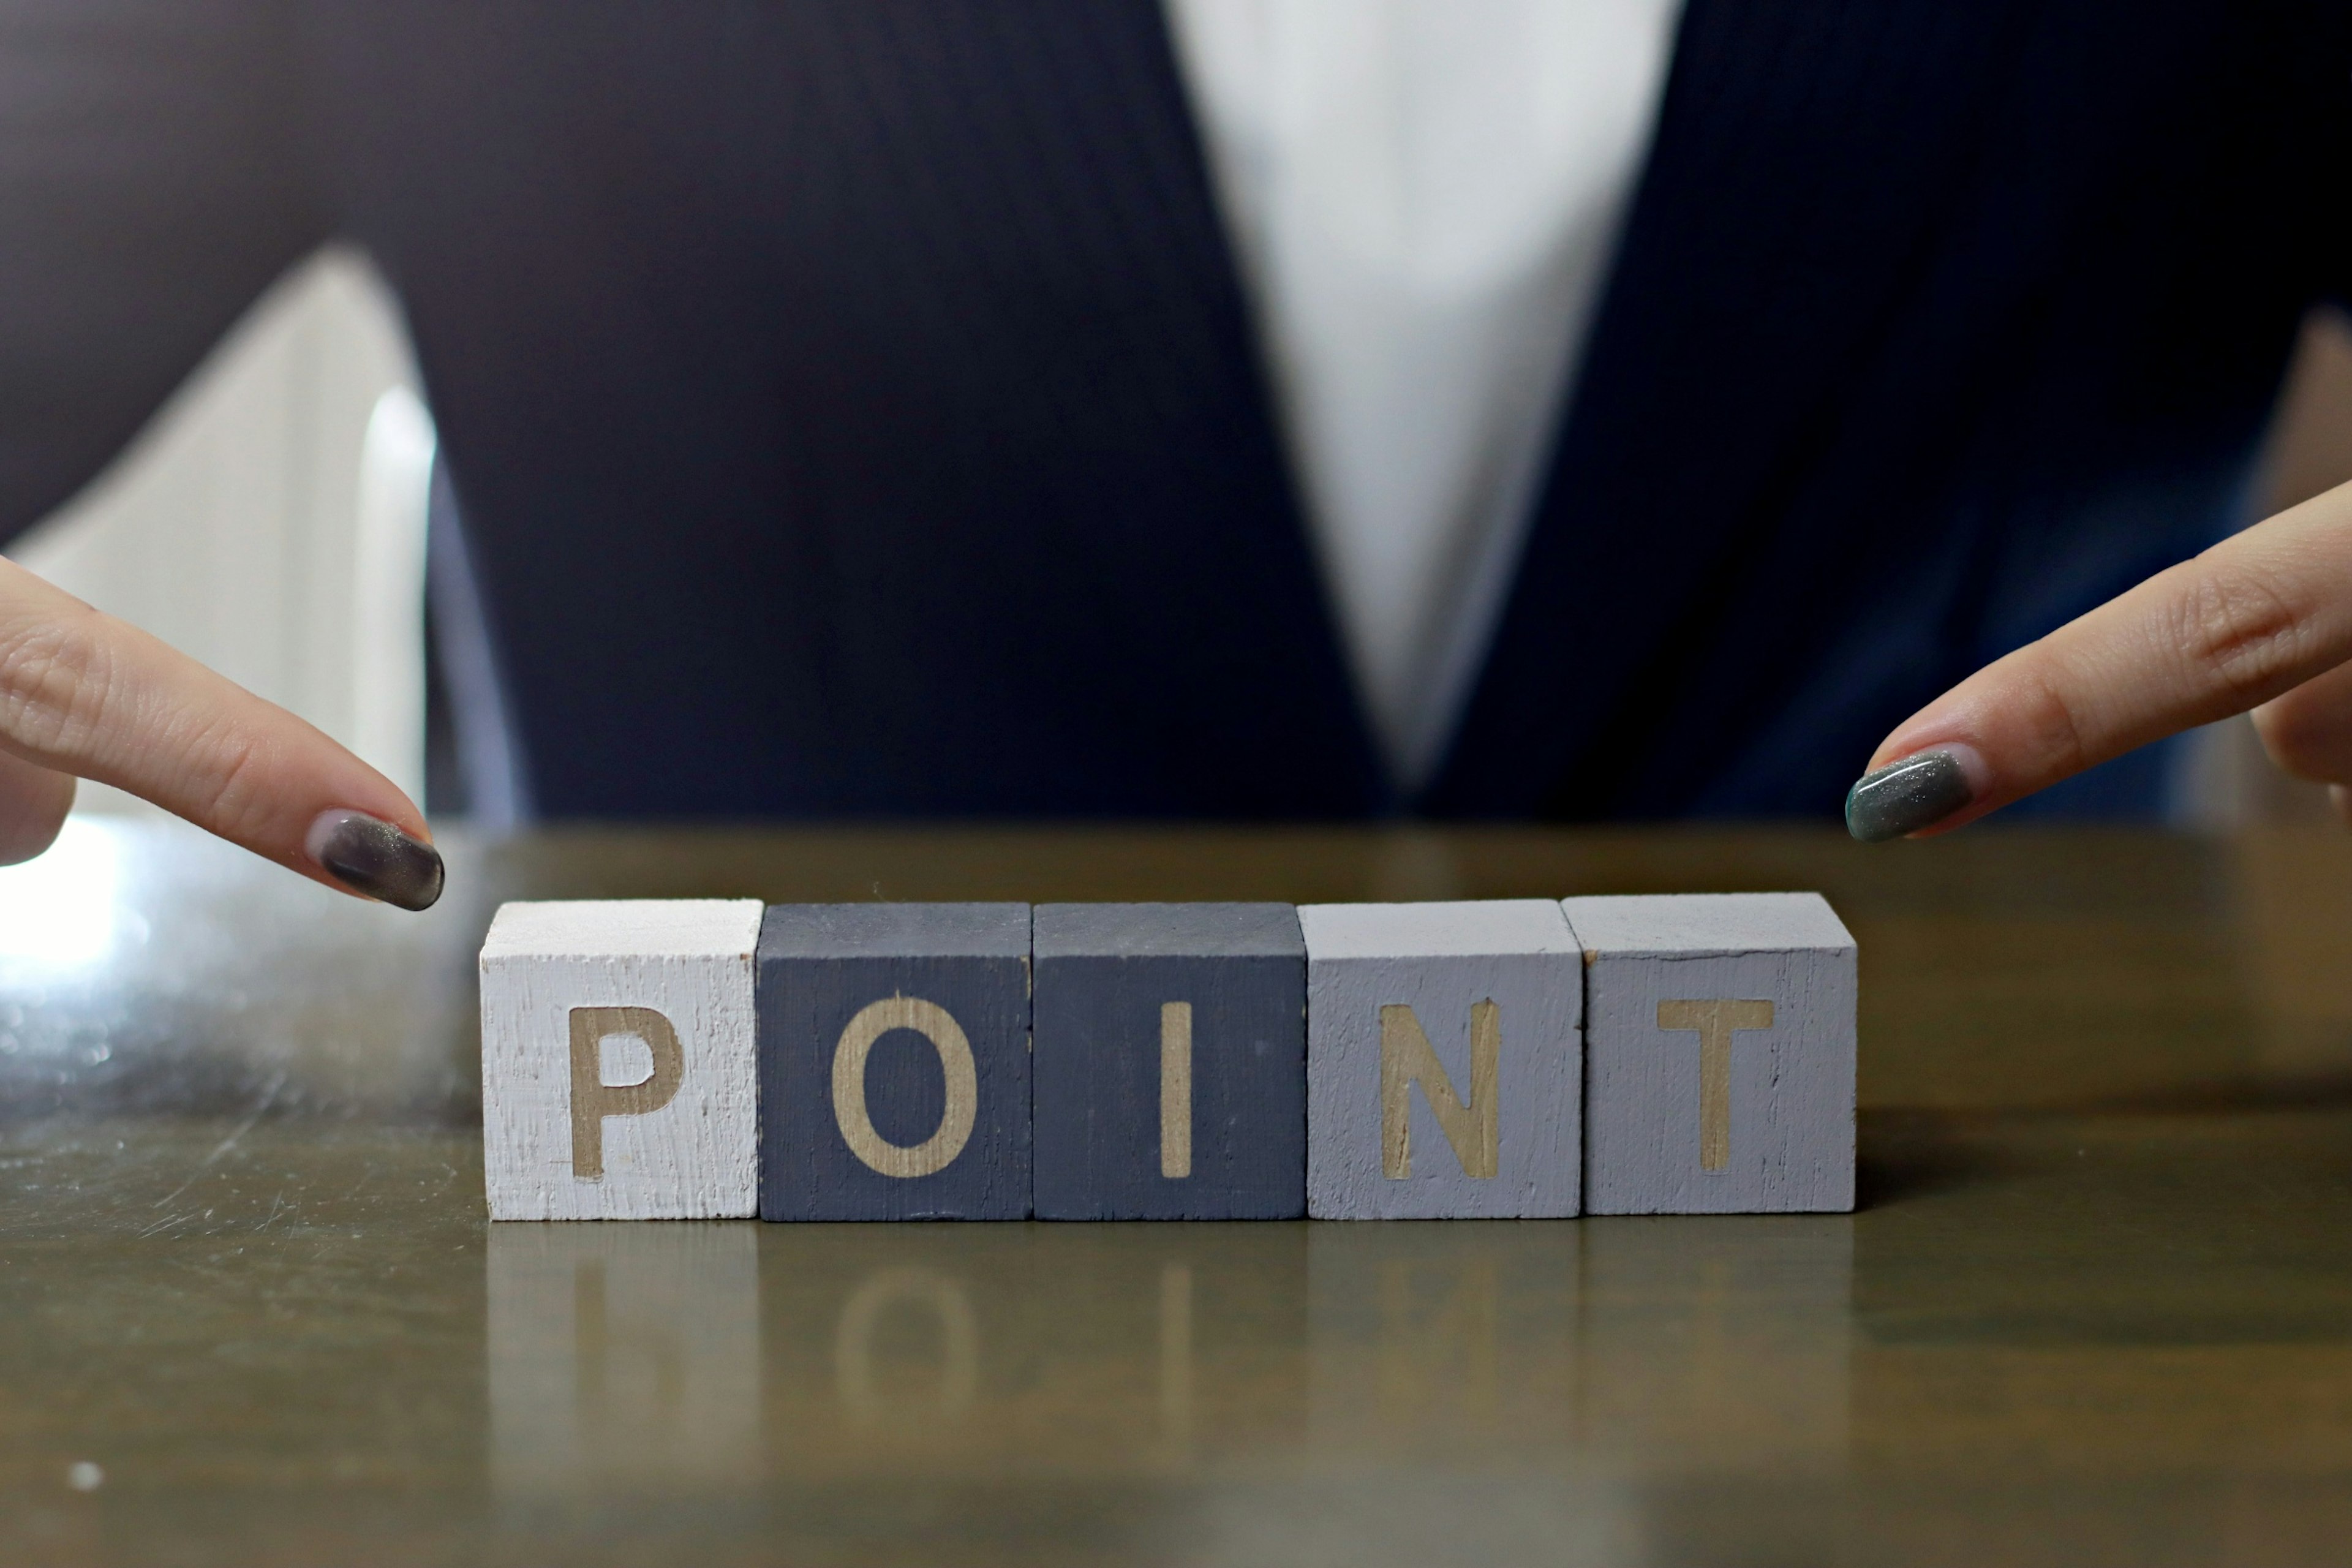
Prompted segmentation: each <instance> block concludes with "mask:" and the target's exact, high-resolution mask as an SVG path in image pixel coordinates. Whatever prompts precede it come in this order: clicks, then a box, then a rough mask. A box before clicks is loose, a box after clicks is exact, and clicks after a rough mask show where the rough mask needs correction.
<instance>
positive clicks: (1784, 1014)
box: [1561, 893, 1855, 1214]
mask: <svg viewBox="0 0 2352 1568" xmlns="http://www.w3.org/2000/svg"><path fill="white" fill-rule="evenodd" d="M1561 907H1562V908H1563V910H1565V911H1566V913H1567V915H1568V922H1569V924H1570V926H1571V927H1572V928H1573V929H1574V930H1575V932H1576V936H1577V941H1578V942H1579V944H1580V946H1581V947H1582V948H1583V950H1584V962H1585V1026H1584V1027H1585V1088H1584V1115H1585V1145H1584V1149H1585V1159H1584V1173H1585V1188H1584V1206H1585V1208H1586V1210H1587V1211H1588V1212H1590V1213H1592V1214H1765V1213H1787V1212H1792V1211H1831V1212H1841V1213H1842V1212H1843V1211H1846V1210H1849V1209H1851V1208H1853V1090H1854V1044H1855V1038H1854V1004H1855V954H1854V943H1853V936H1852V935H1851V934H1850V933H1848V931H1846V929H1845V925H1844V923H1843V921H1840V920H1839V919H1838V917H1837V913H1836V911H1835V910H1832V909H1831V908H1830V906H1829V903H1828V900H1824V899H1823V898H1822V896H1821V895H1820V894H1818V893H1688V894H1679V895H1660V896H1654V897H1643V898H1589V899H1570V900H1566V901H1565V902H1564V903H1563V905H1562V906H1561Z"/></svg>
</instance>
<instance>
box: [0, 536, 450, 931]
mask: <svg viewBox="0 0 2352 1568" xmlns="http://www.w3.org/2000/svg"><path fill="white" fill-rule="evenodd" d="M77 777H80V778H87V779H96V780H98V781H99V782H100V783H101V784H113V785H115V786H116V787H118V788H121V789H125V790H128V791H130V792H131V794H133V795H139V796H142V798H144V799H147V800H151V801H153V802H154V803H155V804H156V805H160V806H162V807H163V808H164V809H165V810H166V811H170V812H173V813H175V814H176V815H178V816H184V817H186V818H187V819H188V820H189V821H190V822H193V823H194V824H195V825H196V826H199V827H203V828H206V829H209V830H210V831H212V832H214V833H216V834H218V835H220V836H221V837H223V838H226V839H227V840H229V842H231V843H233V844H241V845H243V846H244V847H246V848H247V849H250V850H252V851H253V852H254V853H255V854H257V855H260V856H262V857H264V858H268V859H271V860H275V861H277V862H278V864H279V865H281V866H284V867H287V868H289V869H291V870H295V871H299V872H301V873H302V874H303V875H304V876H306V877H309V878H311V879H314V880H316V881H320V882H324V883H326V884H327V885H328V886H329V887H331V888H340V889H343V890H344V891H346V892H352V893H357V894H359V895H361V896H362V897H365V898H372V899H380V900H383V901H384V902H385V903H388V904H396V905H398V906H399V907H400V908H402V909H406V910H421V909H425V908H426V907H428V906H429V905H431V904H432V902H433V901H434V900H436V899H437V898H439V897H440V896H441V881H442V867H441V857H440V854H439V853H438V852H437V851H436V850H435V849H434V848H433V847H432V843H431V838H432V835H431V833H430V832H429V831H428V830H427V829H426V827H425V817H424V814H423V813H421V812H419V811H418V810H417V809H416V807H415V805H414V804H413V803H412V802H410V800H409V799H408V797H407V796H406V795H403V794H402V793H401V792H400V790H399V789H398V788H397V787H395V786H394V784H393V783H392V781H391V780H389V779H387V778H385V777H384V776H383V774H382V773H377V772H376V771H375V770H374V769H373V768H372V767H370V766H368V765H367V764H366V763H363V762H362V761H360V760H359V758H357V757H355V756H353V755H352V753H351V752H347V751H345V750H344V749H343V748H342V747H341V746H339V745H337V744H336V743H335V742H333V741H331V740H329V739H328V738H327V737H326V736H325V735H324V734H322V733H320V731H318V730H316V729H314V728H313V727H312V726H310V724H307V723H305V722H303V721H301V720H299V719H298V718H296V717H295V716H294V715H293V714H291V713H289V712H288V711H286V710H284V709H283V708H280V707H278V706H277V705H276V704H275V703H270V702H265V701H263V700H261V699H260V698H258V697H256V696H255V695H254V694H253V693H251V692H250V691H247V690H246V689H244V688H243V687H240V686H238V685H236V683H235V682H233V681H230V680H227V679H224V678H223V677H221V676H218V675H215V674H214V673H213V672H212V671H211V670H209V669H206V668H205V667H204V666H202V665H200V664H198V663H196V662H195V660H194V659H192V658H187V657H186V656H185V655H184V654H181V653H178V652H176V651H174V650H173V649H172V648H170V647H166V646H165V645H164V644H163V643H162V642H161V641H159V640H157V639H156V638H154V637H150V636H148V635H147V634H146V633H145V632H142V631H141V630H139V629H138V628H137V627H136V626H131V625H129V624H127V623H125V622H122V621H118V620H116V619H114V618H113V617H112V616H105V615H101V614H100V613H99V612H98V611H96V610H94V609H92V608H90V607H89V605H85V604H83V603H82V602H81V601H80V600H79V599H77V598H75V597H74V596H73V595H70V594H67V593H64V592H62V591H60V590H59V589H57V588H54V587H52V586H50V585H49V584H47V583H45V582H43V581H42V580H41V579H40V578H38V577H36V576H34V575H33V574H31V573H30V572H27V571H26V570H25V569H24V568H23V567H21V566H18V565H16V564H15V563H11V562H8V561H0V865H8V864H13V863H15V862H16V861H19V860H26V859H29V858H32V857H33V856H35V855H37V854H39V853H40V852H41V851H42V850H43V849H45V848H47V847H48V845H49V843H50V841H51V840H52V839H54V838H56V837H57V835H58V828H59V827H60V826H62V825H63V824H64V822H65V816H66V812H67V810H68V808H69V807H71V805H73V795H74V780H75V779H76V778H77Z"/></svg>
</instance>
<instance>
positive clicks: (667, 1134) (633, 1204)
mask: <svg viewBox="0 0 2352 1568" xmlns="http://www.w3.org/2000/svg"><path fill="white" fill-rule="evenodd" d="M759 933H760V905H759V904H758V902H757V901H755V900H749V899H742V900H719V899H694V900H635V901H626V902H568V903H516V904H508V905H506V906H505V907H504V908H502V909H500V910H499V912H498V916H497V918H496V919H495V920H493V921H491V923H490V931H489V935H488V938H487V939H486V940H485V941H484V942H483V944H482V958H481V978H482V1142H483V1149H482V1164H483V1174H484V1179H485V1184H486V1185H487V1187H488V1194H489V1205H490V1217H491V1218H493V1219H715V1218H726V1217H740V1216H745V1215H751V1213H752V1212H754V1210H755V1208H756V1206H757V1193H758V1189H757V1180H758V1170H759V1152H758V1150H759V1145H758V1136H759V1132H758V1129H759V1121H758V1117H759V1110H758V1078H757V1072H756V1068H755V1054H754V1053H755V1047H756V1040H757V1029H756V1026H755V1024H754V1020H753V1011H752V985H751V953H752V948H753V946H754V944H755V943H756V942H757V941H758V939H759Z"/></svg>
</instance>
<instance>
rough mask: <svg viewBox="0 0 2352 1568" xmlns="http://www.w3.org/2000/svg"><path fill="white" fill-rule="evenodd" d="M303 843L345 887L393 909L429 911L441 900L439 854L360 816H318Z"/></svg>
mask: <svg viewBox="0 0 2352 1568" xmlns="http://www.w3.org/2000/svg"><path fill="white" fill-rule="evenodd" d="M305 844H306V847H308V848H309V849H310V858H312V859H314V860H316V861H318V862H319V864H320V865H321V866H323V867H325V868H327V869H328V871H329V872H331V873H332V874H333V876H334V878H335V879H336V880H338V881H340V882H341V883H342V884H343V886H345V887H346V888H349V889H352V891H353V892H356V893H365V894H366V895H367V896H368V897H370V898H372V899H382V900H383V901H384V902H385V903H387V904H391V905H393V906H394V908H396V909H404V910H429V909H431V908H432V907H433V901H434V900H436V899H438V898H439V897H440V896H441V881H442V875H443V872H442V867H441V852H440V851H439V850H437V849H436V848H434V847H433V846H431V845H430V844H426V843H424V842H422V841H420V840H418V839H415V838H411V837H409V836H408V835H407V834H405V833H403V832H402V831H401V830H400V829H399V828H397V827H394V826H393V825H392V824H391V823H389V822H385V821H383V819H382V818H380V817H374V816H369V815H368V814H367V813H365V812H363V811H329V812H322V813H320V816H319V819H318V820H317V821H316V822H313V823H312V824H311V825H310V833H309V835H308V836H307V837H306V839H305Z"/></svg>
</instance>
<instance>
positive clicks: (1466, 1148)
mask: <svg viewBox="0 0 2352 1568" xmlns="http://www.w3.org/2000/svg"><path fill="white" fill-rule="evenodd" d="M1502 1055H1503V1026H1502V1017H1501V1009H1499V1008H1497V1007H1496V1005H1495V1004H1494V1003H1492V1002H1480V1003H1478V1004H1476V1005H1474V1006H1473V1007H1472V1008H1471V1009H1470V1100H1469V1103H1467V1104H1466V1105H1465V1103H1463V1101H1462V1100H1461V1098H1460V1097H1459V1096H1457V1095H1456V1094H1455V1093H1454V1080H1453V1079H1449V1078H1447V1077H1446V1076H1445V1067H1444V1063H1442V1062H1440V1061H1439V1060H1438V1059H1437V1053H1436V1052H1435V1051H1433V1050H1432V1049H1431V1048H1430V1045H1429V1037H1428V1036H1427V1035H1426V1034H1423V1032H1422V1027H1421V1020H1420V1019H1419V1018H1417V1017H1415V1016H1413V1011H1412V1008H1411V1007H1406V1006H1385V1007H1382V1008H1381V1174H1382V1175H1383V1176H1386V1177H1387V1178H1388V1179H1389V1180H1390V1181H1392V1182H1401V1181H1402V1180H1404V1179H1405V1178H1406V1177H1408V1176H1410V1175H1412V1086H1413V1085H1414V1084H1416V1083H1418V1084H1419V1085H1421V1092H1422V1095H1423V1098H1424V1099H1425V1100H1428V1102H1429V1109H1430V1110H1431V1111H1432V1112H1433V1113H1434V1114H1435V1115H1436V1117H1437V1125H1438V1127H1439V1128H1440V1129H1441V1130H1442V1131H1444V1134H1445V1141H1446V1142H1448V1143H1450V1144H1452V1145H1453V1147H1454V1158H1455V1159H1456V1160H1458V1161H1460V1162H1461V1163H1462V1171H1463V1173H1464V1174H1465V1175H1467V1176H1472V1177H1475V1178H1477V1179H1479V1180H1481V1181H1486V1180H1491V1179H1492V1178H1493V1176H1494V1174H1495V1170H1496V1166H1497V1164H1498V1163H1500V1161H1499V1150H1498V1148H1497V1141H1496V1120H1495V1112H1496V1099H1497V1098H1498V1090H1497V1080H1498V1079H1499V1078H1500V1076H1501V1062H1502Z"/></svg>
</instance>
